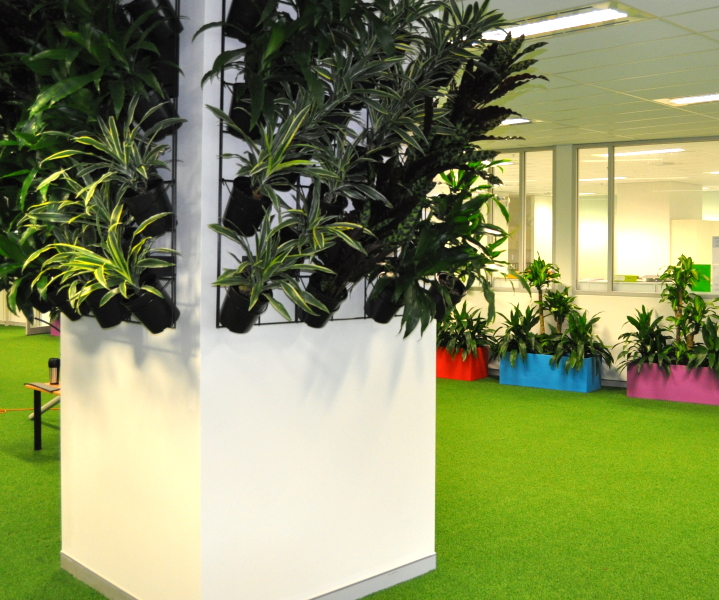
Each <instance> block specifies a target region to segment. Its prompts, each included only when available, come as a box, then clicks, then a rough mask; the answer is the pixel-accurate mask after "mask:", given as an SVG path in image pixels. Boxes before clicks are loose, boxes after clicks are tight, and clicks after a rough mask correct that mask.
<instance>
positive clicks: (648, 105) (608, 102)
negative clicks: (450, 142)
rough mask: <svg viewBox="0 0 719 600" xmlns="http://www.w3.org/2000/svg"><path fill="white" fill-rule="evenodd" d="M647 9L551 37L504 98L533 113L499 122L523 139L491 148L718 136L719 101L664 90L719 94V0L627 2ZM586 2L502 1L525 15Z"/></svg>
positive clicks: (500, 131)
mask: <svg viewBox="0 0 719 600" xmlns="http://www.w3.org/2000/svg"><path fill="white" fill-rule="evenodd" d="M623 4H624V6H629V7H632V8H635V9H638V10H639V11H642V12H643V13H646V14H647V18H646V19H644V20H640V21H635V22H630V23H619V24H614V25H608V26H603V27H597V28H594V29H588V30H583V31H578V32H568V33H560V34H554V35H551V36H544V37H542V38H538V39H537V41H540V39H541V41H546V42H548V45H547V46H546V47H545V48H543V49H542V50H540V51H538V52H537V53H536V54H535V58H537V59H538V60H539V62H538V63H537V65H536V67H535V72H536V73H538V74H542V75H545V76H546V77H547V78H548V79H549V81H548V82H544V81H538V82H534V83H531V84H529V85H527V86H525V87H524V88H522V89H521V90H519V91H517V92H515V93H513V94H512V95H511V96H508V97H507V98H506V99H505V100H504V101H503V104H505V105H506V106H509V107H511V108H513V109H514V110H516V111H517V112H518V113H520V114H521V115H522V116H523V117H525V118H528V119H532V120H533V121H534V122H533V123H531V124H525V125H514V126H503V127H499V128H497V129H496V130H495V131H494V132H493V133H494V134H495V135H513V136H522V137H523V138H525V139H524V140H512V141H505V142H485V143H483V144H482V145H483V146H485V147H491V148H521V147H541V146H552V145H557V144H586V143H598V142H620V143H621V142H632V141H639V140H655V139H664V138H666V139H671V138H679V137H705V136H719V102H714V103H707V104H696V105H691V106H683V107H670V106H666V105H664V104H661V103H659V102H657V100H659V99H664V98H676V97H684V96H698V95H702V94H716V93H719V0H684V1H681V2H676V1H671V2H670V1H668V0H631V1H630V2H623ZM581 6H587V5H586V4H584V5H581V4H577V3H576V0H573V1H572V0H570V1H566V0H542V1H541V2H537V1H536V0H534V1H532V0H495V1H494V2H493V3H492V7H493V8H494V9H497V10H499V11H501V12H503V13H504V14H505V16H506V17H507V18H508V19H516V20H521V19H523V18H528V17H532V16H536V15H540V14H547V13H551V12H553V11H558V10H567V9H572V8H579V7H581Z"/></svg>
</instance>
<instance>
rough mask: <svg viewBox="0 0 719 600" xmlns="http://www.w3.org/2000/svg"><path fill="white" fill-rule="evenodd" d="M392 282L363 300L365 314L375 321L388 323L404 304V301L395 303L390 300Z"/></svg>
mask: <svg viewBox="0 0 719 600" xmlns="http://www.w3.org/2000/svg"><path fill="white" fill-rule="evenodd" d="M394 290H395V286H394V283H393V282H392V283H389V284H388V285H387V286H385V287H384V288H383V289H382V291H381V292H380V293H379V294H377V296H376V297H374V298H373V297H372V296H370V297H369V298H368V299H367V302H365V308H364V311H365V314H366V315H367V316H368V317H370V318H371V319H373V320H374V321H376V322H377V323H382V324H385V323H389V322H390V321H391V320H392V318H393V317H394V316H395V315H396V314H397V311H398V310H399V309H400V308H402V306H404V302H400V303H399V304H395V303H393V302H392V294H394Z"/></svg>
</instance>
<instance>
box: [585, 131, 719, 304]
mask: <svg viewBox="0 0 719 600" xmlns="http://www.w3.org/2000/svg"><path fill="white" fill-rule="evenodd" d="M693 142H719V136H709V137H681V138H660V139H655V140H628V141H620V142H616V141H614V142H602V143H591V144H572V162H573V163H574V164H573V165H572V172H573V177H574V182H573V187H572V193H573V195H574V199H573V202H574V224H573V236H574V252H573V256H574V268H573V273H572V289H573V291H574V293H575V294H577V295H582V296H625V297H626V296H628V297H642V298H660V297H661V293H660V292H639V291H637V292H621V291H617V290H615V289H614V212H615V211H614V203H615V193H614V185H615V179H614V174H615V166H614V158H615V157H614V149H615V148H616V147H617V146H621V147H622V148H626V147H629V146H646V145H647V144H674V143H679V144H688V143H693ZM586 148H602V149H606V150H607V154H609V156H608V157H607V159H608V165H607V167H608V168H607V179H608V180H607V194H608V208H609V210H608V215H607V219H608V223H607V262H608V264H607V291H603V292H602V291H597V290H579V289H577V285H578V284H579V151H580V150H584V149H586ZM696 293H697V294H698V295H699V296H703V297H705V298H719V293H717V292H696Z"/></svg>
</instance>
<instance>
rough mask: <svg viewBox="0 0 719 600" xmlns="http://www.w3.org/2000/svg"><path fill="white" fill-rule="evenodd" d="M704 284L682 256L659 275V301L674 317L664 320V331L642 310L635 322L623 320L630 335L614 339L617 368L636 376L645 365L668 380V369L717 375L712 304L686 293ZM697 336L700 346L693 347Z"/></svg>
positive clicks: (650, 313)
mask: <svg viewBox="0 0 719 600" xmlns="http://www.w3.org/2000/svg"><path fill="white" fill-rule="evenodd" d="M707 279H708V278H707V277H706V276H705V275H703V274H701V273H700V272H699V271H698V270H697V269H696V267H695V265H694V261H693V260H692V259H691V258H689V257H687V256H684V255H682V256H680V257H679V259H678V260H677V264H676V265H670V266H669V267H667V268H666V269H665V270H664V272H663V273H662V274H661V275H660V280H661V281H662V283H663V285H664V289H663V290H662V300H661V301H662V302H667V303H668V304H669V305H670V306H671V308H672V311H673V313H674V314H673V315H672V316H670V317H667V318H666V321H667V324H666V325H665V324H664V322H663V321H664V319H663V318H662V317H661V316H656V317H654V316H653V311H652V310H650V311H647V309H646V308H645V307H644V306H642V309H641V311H640V310H637V313H636V315H635V316H628V317H627V322H628V323H629V324H630V325H631V326H632V327H633V331H629V332H626V333H623V334H622V335H620V336H619V340H620V344H622V351H621V352H620V354H619V360H620V363H619V364H620V366H621V368H626V367H636V369H637V372H641V369H642V367H643V366H644V365H645V364H650V365H651V364H656V365H659V367H661V369H662V370H663V371H664V372H665V373H667V374H668V373H669V371H670V367H671V365H686V366H688V367H689V368H690V369H696V368H698V367H709V368H711V369H713V370H714V371H716V372H717V373H719V343H718V342H717V326H718V325H717V314H716V312H715V306H716V300H711V301H709V302H707V301H706V300H705V299H704V298H703V297H702V296H699V295H698V294H694V293H692V291H691V290H692V286H695V285H696V284H697V283H699V282H700V281H702V280H707ZM672 332H673V336H672V335H671V333H672ZM698 336H701V341H697V338H698Z"/></svg>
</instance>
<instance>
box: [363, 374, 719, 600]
mask: <svg viewBox="0 0 719 600" xmlns="http://www.w3.org/2000/svg"><path fill="white" fill-rule="evenodd" d="M437 400H438V412H437V554H438V569H437V571H434V572H432V573H429V574H428V575H425V576H424V577H421V578H418V579H415V580H412V581H409V582H407V583H405V584H402V585H400V586H397V587H395V588H393V589H389V590H385V591H384V592H380V593H378V594H375V595H373V596H372V600H405V599H406V600H410V599H412V600H418V599H425V598H432V599H438V600H439V599H442V600H450V599H451V600H461V599H467V600H469V599H471V600H478V599H484V598H486V599H491V600H500V599H507V600H510V599H511V600H522V599H531V600H543V599H557V600H560V599H561V600H578V599H585V598H586V599H588V598H592V599H597V600H600V599H601V600H620V599H630V598H631V599H635V598H636V599H642V600H664V599H670V598H671V599H676V600H679V599H681V600H713V599H717V598H719V408H718V407H712V406H700V405H691V404H683V403H676V402H660V401H652V400H636V399H631V398H626V396H625V390H617V389H603V390H601V391H598V392H594V393H591V394H577V393H571V392H555V391H547V390H539V389H530V388H519V387H513V386H500V385H499V384H498V383H497V382H496V381H494V380H491V379H490V380H487V379H485V380H481V381H477V382H469V383H465V382H460V381H449V380H441V379H440V380H438V388H437Z"/></svg>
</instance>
